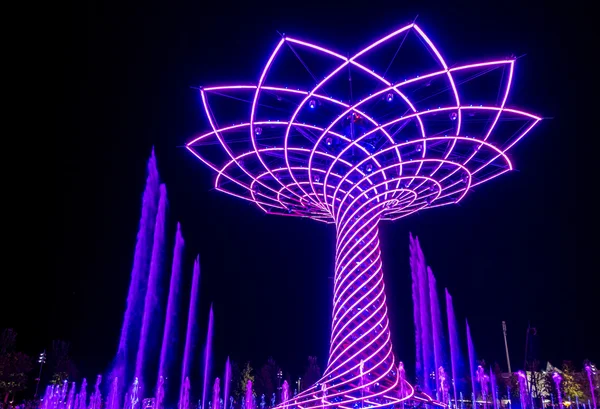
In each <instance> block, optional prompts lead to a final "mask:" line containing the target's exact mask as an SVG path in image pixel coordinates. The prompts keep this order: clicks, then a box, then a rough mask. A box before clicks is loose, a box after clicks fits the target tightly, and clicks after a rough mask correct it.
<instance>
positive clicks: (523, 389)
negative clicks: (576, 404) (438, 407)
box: [517, 371, 560, 409]
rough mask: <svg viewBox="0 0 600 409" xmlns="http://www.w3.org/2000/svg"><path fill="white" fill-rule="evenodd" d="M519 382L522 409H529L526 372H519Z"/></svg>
mask: <svg viewBox="0 0 600 409" xmlns="http://www.w3.org/2000/svg"><path fill="white" fill-rule="evenodd" d="M517 380H518V381H519V398H520V399H521V409H527V375H525V372H523V371H519V372H517ZM559 401H560V399H559ZM559 407H560V402H559Z"/></svg>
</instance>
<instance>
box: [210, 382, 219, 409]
mask: <svg viewBox="0 0 600 409" xmlns="http://www.w3.org/2000/svg"><path fill="white" fill-rule="evenodd" d="M220 393H221V380H220V379H219V378H218V377H217V378H215V383H214V384H213V395H212V409H221V408H220V407H219V406H220V405H219V395H220Z"/></svg>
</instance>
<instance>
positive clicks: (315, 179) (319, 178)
mask: <svg viewBox="0 0 600 409" xmlns="http://www.w3.org/2000/svg"><path fill="white" fill-rule="evenodd" d="M313 180H314V181H315V182H317V183H319V182H320V181H321V176H319V175H314V176H313Z"/></svg>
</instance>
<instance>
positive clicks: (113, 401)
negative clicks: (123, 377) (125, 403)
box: [106, 378, 119, 409]
mask: <svg viewBox="0 0 600 409" xmlns="http://www.w3.org/2000/svg"><path fill="white" fill-rule="evenodd" d="M118 399H119V378H114V379H113V380H112V383H111V385H110V390H109V391H108V396H107V397H106V409H119V400H118Z"/></svg>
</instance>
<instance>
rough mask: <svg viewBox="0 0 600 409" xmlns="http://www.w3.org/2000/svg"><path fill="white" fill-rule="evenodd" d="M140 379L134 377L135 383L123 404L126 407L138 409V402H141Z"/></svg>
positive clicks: (126, 408)
mask: <svg viewBox="0 0 600 409" xmlns="http://www.w3.org/2000/svg"><path fill="white" fill-rule="evenodd" d="M139 386H140V381H139V379H138V378H133V384H132V385H131V389H130V390H129V393H128V394H127V396H126V398H125V405H123V407H124V409H136V408H137V406H138V403H139V402H140V394H139V392H140V387H139Z"/></svg>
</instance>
